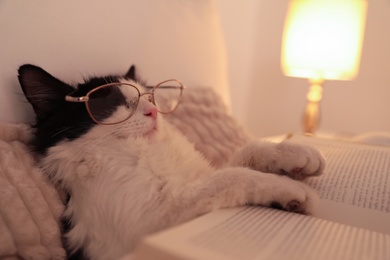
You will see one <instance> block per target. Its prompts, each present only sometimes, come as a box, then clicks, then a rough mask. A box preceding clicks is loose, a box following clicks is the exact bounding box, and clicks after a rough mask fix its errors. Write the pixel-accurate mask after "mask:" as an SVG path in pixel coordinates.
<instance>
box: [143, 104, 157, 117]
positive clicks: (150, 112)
mask: <svg viewBox="0 0 390 260" xmlns="http://www.w3.org/2000/svg"><path fill="white" fill-rule="evenodd" d="M157 112H158V111H157V108H156V107H154V106H149V107H146V108H145V110H144V116H150V117H151V118H153V119H156V118H157Z"/></svg>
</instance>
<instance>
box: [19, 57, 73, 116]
mask: <svg viewBox="0 0 390 260" xmlns="http://www.w3.org/2000/svg"><path fill="white" fill-rule="evenodd" d="M18 73H19V75H18V78H19V82H20V85H21V87H22V90H23V92H24V95H25V96H26V98H27V100H28V101H29V102H30V104H31V105H32V107H33V109H34V111H35V114H36V115H37V118H38V119H44V118H46V117H47V116H48V115H49V114H51V113H52V112H53V111H55V110H56V109H57V108H58V107H59V106H60V104H63V102H65V96H66V95H68V94H69V93H71V92H72V91H74V88H73V87H72V86H69V85H67V84H66V83H64V82H62V81H61V80H59V79H56V78H55V77H53V76H52V75H50V74H49V73H48V72H46V71H45V70H43V69H41V68H40V67H37V66H34V65H30V64H25V65H22V66H20V67H19V70H18Z"/></svg>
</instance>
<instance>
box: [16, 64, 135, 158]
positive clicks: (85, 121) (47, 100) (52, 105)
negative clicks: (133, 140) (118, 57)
mask: <svg viewBox="0 0 390 260" xmlns="http://www.w3.org/2000/svg"><path fill="white" fill-rule="evenodd" d="M18 72H19V76H18V78H19V82H20V85H21V87H22V89H23V92H24V94H25V96H26V98H27V100H28V101H29V102H30V104H31V105H32V107H33V109H34V111H35V113H36V124H35V125H34V127H35V128H36V133H35V140H34V141H33V143H32V145H33V149H34V150H35V152H37V153H39V154H45V153H46V151H47V149H48V148H49V147H51V146H53V145H55V144H57V143H58V142H60V141H63V140H74V139H76V138H78V137H80V136H82V135H83V134H85V133H86V132H88V130H89V129H90V128H91V127H93V126H94V125H95V124H96V123H95V122H94V121H93V120H92V119H91V117H90V116H89V114H88V111H87V109H86V107H85V104H84V103H74V102H67V101H65V96H66V95H69V94H70V93H72V92H73V93H72V96H84V95H86V94H87V93H88V91H90V90H92V89H94V88H96V87H98V86H101V85H104V84H107V83H114V82H118V81H119V78H120V77H125V78H128V79H133V80H136V76H135V67H134V66H131V68H130V69H129V71H128V72H127V73H126V74H125V75H124V76H115V75H114V76H113V75H111V76H105V77H92V78H90V79H88V80H86V81H85V82H84V83H82V84H78V85H77V86H72V85H69V84H67V83H65V82H63V81H61V80H59V79H57V78H55V77H53V76H52V75H50V74H49V73H48V72H46V71H45V70H43V69H41V68H40V67H37V66H34V65H30V64H25V65H22V66H21V67H20V68H19V70H18Z"/></svg>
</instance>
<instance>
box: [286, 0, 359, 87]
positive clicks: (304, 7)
mask: <svg viewBox="0 0 390 260" xmlns="http://www.w3.org/2000/svg"><path fill="white" fill-rule="evenodd" d="M366 9H367V1H366V0H291V1H290V5H289V9H288V14H287V17H286V21H285V28H284V35H283V43H282V68H283V71H284V73H285V74H286V75H287V76H294V77H304V78H309V79H340V80H349V79H353V78H354V77H355V76H356V75H357V73H358V70H359V63H360V53H361V49H362V42H363V32H364V25H365V17H366Z"/></svg>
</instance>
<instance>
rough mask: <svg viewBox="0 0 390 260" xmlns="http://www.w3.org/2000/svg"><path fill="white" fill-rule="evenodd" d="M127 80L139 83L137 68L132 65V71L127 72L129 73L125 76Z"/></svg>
mask: <svg viewBox="0 0 390 260" xmlns="http://www.w3.org/2000/svg"><path fill="white" fill-rule="evenodd" d="M125 78H126V79H132V80H135V81H137V79H138V77H137V75H136V74H135V66H134V65H131V67H130V69H129V70H128V71H127V73H126V75H125Z"/></svg>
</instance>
